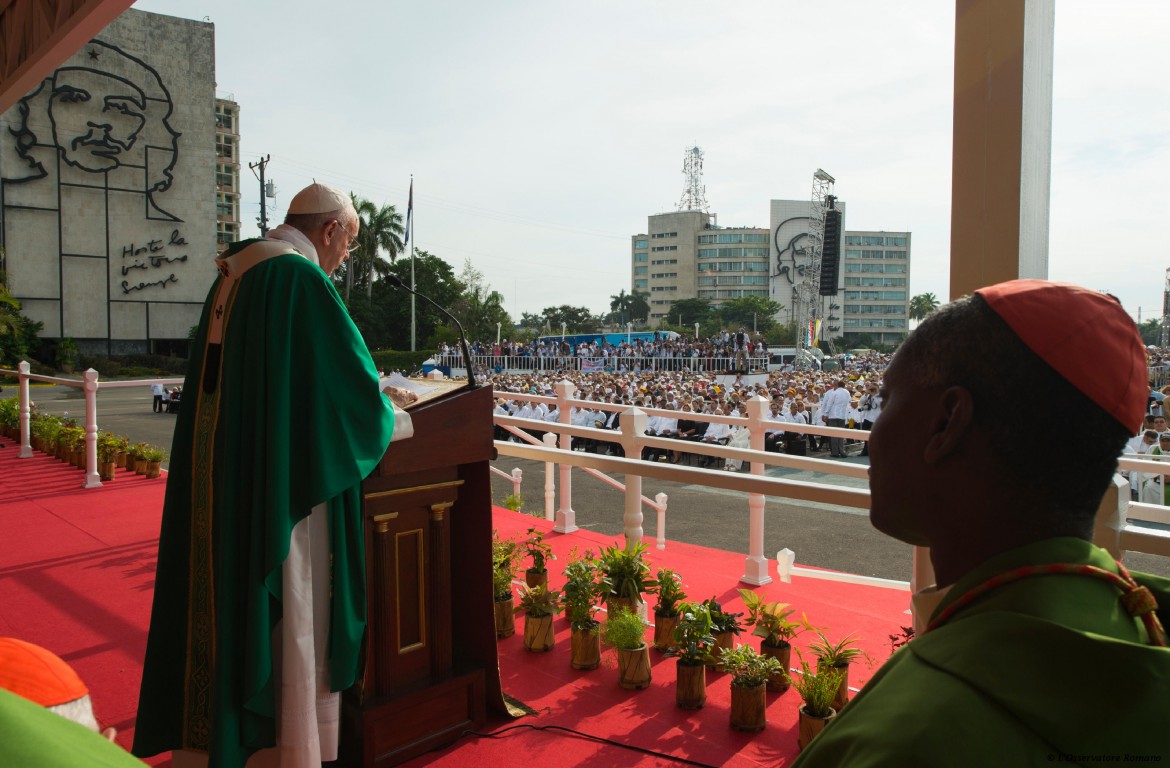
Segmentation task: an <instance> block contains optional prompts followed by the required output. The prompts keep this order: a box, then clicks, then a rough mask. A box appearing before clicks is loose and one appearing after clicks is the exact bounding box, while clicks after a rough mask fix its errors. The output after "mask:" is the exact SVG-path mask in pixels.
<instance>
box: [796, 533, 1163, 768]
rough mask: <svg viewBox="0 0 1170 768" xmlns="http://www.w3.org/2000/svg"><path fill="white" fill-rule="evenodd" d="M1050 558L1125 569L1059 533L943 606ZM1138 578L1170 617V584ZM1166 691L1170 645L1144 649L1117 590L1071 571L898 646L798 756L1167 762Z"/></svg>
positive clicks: (967, 762)
mask: <svg viewBox="0 0 1170 768" xmlns="http://www.w3.org/2000/svg"><path fill="white" fill-rule="evenodd" d="M1045 563H1076V564H1087V565H1095V566H1097V567H1099V568H1102V569H1105V570H1108V571H1110V572H1113V573H1116V572H1117V565H1116V563H1114V561H1113V558H1111V557H1110V556H1109V554H1108V553H1107V552H1106V551H1105V550H1103V549H1100V548H1098V547H1095V546H1093V545H1092V544H1090V543H1089V542H1087V541H1084V540H1083V539H1077V538H1056V539H1048V540H1046V541H1041V542H1037V543H1035V544H1031V545H1028V546H1025V547H1022V548H1019V549H1016V550H1013V551H1011V552H1007V553H1004V554H1002V555H999V556H997V557H995V558H993V559H991V560H990V561H988V562H986V563H984V564H983V565H982V566H980V567H979V568H977V569H975V570H973V571H971V572H970V573H968V574H967V575H966V576H964V577H963V578H962V579H960V580H959V581H957V582H956V583H955V585H954V586H953V587H951V589H950V590H949V591H948V592H947V595H946V597H944V598H943V601H942V602H941V603H940V604H939V607H938V609H937V610H936V612H935V615H938V613H939V612H940V611H943V610H945V609H946V608H947V607H948V606H949V605H950V604H951V603H953V602H954V601H955V600H957V599H958V597H959V596H960V595H962V594H963V593H965V592H967V591H968V590H969V589H971V588H973V587H975V586H977V585H979V584H981V583H983V582H985V581H987V580H988V579H990V578H991V577H993V576H998V575H999V574H1002V573H1006V572H1009V571H1011V570H1013V569H1016V568H1020V567H1024V566H1029V565H1037V564H1045ZM1131 575H1132V576H1133V577H1134V579H1135V580H1136V581H1137V582H1138V583H1139V584H1143V585H1144V586H1146V587H1148V588H1149V589H1150V590H1151V591H1152V592H1153V593H1154V596H1155V598H1156V599H1157V601H1158V605H1159V606H1161V607H1162V608H1161V611H1160V616H1161V619H1162V623H1163V626H1170V611H1168V610H1166V608H1167V606H1170V580H1167V579H1163V578H1160V577H1157V576H1150V575H1147V574H1140V573H1133V572H1131ZM1168 689H1170V649H1167V648H1164V647H1156V646H1152V645H1148V644H1147V635H1146V631H1145V628H1144V626H1143V624H1142V622H1141V621H1139V620H1138V619H1135V618H1134V617H1132V616H1130V615H1129V614H1127V613H1126V612H1125V610H1124V609H1123V607H1122V604H1121V602H1120V601H1119V600H1118V591H1117V589H1116V588H1114V587H1113V586H1112V585H1110V584H1107V583H1105V582H1103V581H1099V580H1097V579H1094V578H1088V577H1085V576H1079V575H1071V574H1056V575H1049V576H1039V577H1033V578H1027V579H1022V580H1020V581H1017V582H1014V583H1012V584H1007V585H1004V586H1002V587H999V588H998V589H996V590H994V591H992V592H989V593H987V594H986V595H985V596H984V597H983V598H981V599H980V600H977V601H976V602H974V603H972V604H971V605H970V606H968V607H967V608H965V609H963V610H960V611H959V612H958V613H956V614H955V615H954V616H953V617H952V618H951V619H950V620H949V621H948V622H946V623H945V624H943V625H942V626H940V627H938V628H937V629H933V630H931V631H929V632H927V633H926V634H924V635H922V636H921V637H918V638H915V639H914V640H913V641H911V642H910V643H909V644H907V645H906V646H905V647H904V648H902V649H900V650H899V651H898V652H897V653H896V654H895V655H894V656H893V657H891V658H890V660H889V661H887V662H886V664H885V665H884V666H883V667H882V668H881V670H879V671H878V673H877V674H876V675H874V677H873V679H871V680H870V681H869V682H868V683H867V684H866V686H865V687H864V688H863V689H862V690H861V691H860V692H859V693H858V694H857V695H856V696H855V697H854V699H853V700H852V701H851V702H849V704H848V705H846V707H845V708H844V709H843V710H842V713H841V714H840V715H839V716H838V718H837V720H836V721H834V722H830V724H829V726H828V727H827V728H826V729H825V730H824V732H823V733H821V734H819V735H818V736H817V737H816V738H815V739H813V740H812V742H811V743H810V744H809V746H808V747H807V748H806V749H805V750H804V752H803V753H802V754H801V756H800V758H799V759H798V760H797V761H796V763H795V764H794V765H796V766H813V765H815V766H830V765H831V766H838V765H839V766H850V767H851V768H852V766H936V765H945V766H991V765H1011V766H1025V765H1047V764H1049V763H1053V762H1056V763H1073V764H1095V763H1097V762H1110V763H1115V764H1120V765H1133V764H1137V763H1139V762H1160V763H1161V764H1166V763H1167V762H1170V728H1168V725H1170V701H1167V700H1166V696H1165V695H1166V691H1167V690H1168ZM1112 755H1117V756H1118V759H1117V760H1110V759H1108V758H1105V757H1100V756H1112ZM1127 755H1128V756H1129V757H1128V759H1127V758H1126V756H1127ZM1140 756H1147V757H1146V760H1145V761H1143V760H1142V759H1141V757H1140Z"/></svg>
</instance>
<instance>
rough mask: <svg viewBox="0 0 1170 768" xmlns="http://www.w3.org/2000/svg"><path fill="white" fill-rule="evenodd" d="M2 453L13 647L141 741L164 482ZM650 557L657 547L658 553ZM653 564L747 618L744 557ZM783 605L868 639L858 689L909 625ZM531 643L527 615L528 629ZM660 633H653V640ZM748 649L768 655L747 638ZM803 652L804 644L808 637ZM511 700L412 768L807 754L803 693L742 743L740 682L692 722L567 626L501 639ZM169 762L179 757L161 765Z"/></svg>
mask: <svg viewBox="0 0 1170 768" xmlns="http://www.w3.org/2000/svg"><path fill="white" fill-rule="evenodd" d="M3 442H4V444H5V445H6V447H4V448H0V531H3V538H2V539H0V635H6V636H13V637H18V638H21V639H24V640H28V641H30V642H34V643H38V644H40V645H43V646H45V647H47V648H49V649H51V650H53V651H54V652H56V653H57V654H59V655H61V656H62V657H64V658H65V659H66V660H68V661H69V662H70V663H71V664H72V665H73V666H74V667H75V668H76V669H77V671H78V673H79V674H80V675H81V677H82V679H83V680H84V681H85V682H86V684H87V685H88V686H89V688H90V692H91V696H92V698H93V701H94V707H95V710H96V713H97V717H98V720H99V722H101V724H102V726H103V727H105V726H109V725H113V726H114V727H116V728H118V730H119V732H120V735H119V739H118V741H119V743H121V744H122V745H123V746H127V745H129V743H130V741H131V740H132V737H133V727H134V716H135V709H136V706H137V697H138V686H139V681H140V679H141V674H142V666H141V665H142V656H143V653H144V649H145V642H146V627H147V625H148V623H149V619H150V603H151V598H152V588H153V581H154V564H155V555H156V546H157V536H158V526H159V517H160V514H161V510H162V500H163V492H164V488H165V475H164V479H159V480H146V479H144V478H142V477H135V476H133V475H122V474H120V475H119V477H118V479H117V480H115V481H114V482H112V483H107V484H106V485H105V486H103V487H102V488H100V489H94V490H88V491H86V490H82V489H81V488H80V485H81V482H82V472H81V471H80V470H77V469H74V468H72V467H68V466H67V465H65V464H64V463H62V462H59V461H57V460H55V459H51V458H48V457H46V456H43V455H41V454H37V455H36V456H34V457H33V458H31V459H23V460H22V459H17V457H16V451H17V448H16V446H14V445H13V444H12V442H11V441H7V440H5V441H3ZM494 519H495V525H496V527H497V528H498V529H499V530H500V531H501V532H502V533H505V534H509V533H523V532H524V530H526V529H527V528H528V527H531V526H538V527H541V528H545V529H548V528H549V527H551V526H550V524H548V523H546V522H545V521H544V520H537V519H534V518H531V517H528V516H525V515H520V514H516V513H513V512H509V511H507V510H501V509H496V510H495V513H494ZM548 541H550V542H551V544H552V545H553V548H554V550H555V552H556V553H557V556H558V560H556V561H554V562H553V563H552V566H553V567H552V571H553V578H552V582H553V585H554V586H558V585H559V583H560V582H561V581H562V578H561V577H560V575H559V571H560V567H563V564H564V561H565V557H566V555H567V553H568V551H569V549H570V548H571V547H573V546H578V547H580V548H581V549H586V548H593V549H599V548H600V547H601V546H605V545H608V544H611V543H613V542H614V541H615V539H614V538H612V537H607V536H601V535H598V534H596V533H593V532H589V531H580V532H578V533H575V534H571V535H558V534H550V535H549V537H548ZM649 543H650V544H651V547H653V543H652V542H649ZM649 558H650V561H651V563H652V564H653V565H654V566H655V567H656V568H657V567H663V566H665V567H670V568H673V569H675V570H676V571H678V572H679V573H680V574H681V575H682V577H683V581H684V585H685V588H686V590H687V592H688V593H689V594H690V595H691V596H692V597H694V598H696V599H705V598H707V597H711V596H712V595H714V596H715V597H716V598H717V599H719V600H720V601H721V602H724V603H727V604H729V605H730V606H731V609H732V610H737V611H738V610H742V605H741V604H740V602H739V598H738V595H737V593H736V591H735V590H736V587H738V586H740V584H739V583H738V579H739V577H740V575H742V572H743V559H744V556H743V555H742V554H736V553H728V552H721V551H717V550H711V549H706V548H703V547H698V546H694V545H687V544H680V543H676V542H668V544H667V549H666V550H665V551H664V552H658V551H656V550H654V549H651V550H650V555H649ZM763 589H764V591H765V592H766V593H767V595H768V596H769V598H771V599H780V600H783V601H785V602H790V603H792V604H793V605H794V606H795V607H796V609H797V610H798V611H803V612H806V613H807V614H808V616H809V619H810V620H811V621H812V622H813V623H814V624H816V625H818V626H823V627H827V628H828V629H827V631H828V634H829V635H830V637H832V638H834V639H835V638H837V637H840V636H841V635H844V634H848V633H850V632H857V633H858V636H859V638H860V640H861V645H862V647H864V648H865V649H866V650H867V651H868V652H869V653H870V654H871V656H872V657H873V659H874V666H873V667H872V668H871V667H869V666H867V665H865V664H855V665H854V666H853V669H852V671H851V683H852V684H853V685H854V686H857V685H858V684H860V683H862V682H864V681H865V680H867V679H868V678H869V676H870V675H871V674H872V673H873V671H874V669H876V666H877V665H878V664H880V663H881V662H882V661H884V660H885V658H886V657H887V656H888V655H889V643H888V642H887V636H888V635H890V634H893V633H895V632H897V631H898V627H899V626H900V625H901V624H903V623H906V622H907V619H908V616H906V615H905V614H904V613H903V612H904V610H905V608H906V604H907V597H906V593H902V592H894V591H891V590H884V589H875V588H869V587H855V586H850V585H842V584H836V583H832V582H824V581H814V580H809V579H800V580H798V581H796V582H795V583H793V584H781V583H779V582H778V581H777V582H775V583H773V584H770V585H768V586H767V587H764V588H763ZM517 626H518V630H521V631H522V619H521V620H519V621H518V623H517ZM648 632H649V631H648ZM740 639H741V641H743V642H751V643H753V644H756V645H758V639H757V638H751V637H749V636H748V635H747V633H746V632H745V634H744V635H743V636H741V638H740ZM797 645H798V646H802V645H803V644H802V643H801V642H800V641H798V643H797ZM499 648H500V668H501V674H502V677H503V682H504V689H505V691H507V692H508V693H509V694H510V695H511V696H513V697H515V698H516V699H519V700H520V701H522V702H524V703H525V704H527V705H528V706H530V707H532V708H533V709H535V710H537V711H538V714H537V715H536V716H530V717H525V718H521V719H519V720H516V721H514V722H510V723H493V724H491V725H490V726H489V728H488V729H487V730H491V731H493V732H494V733H495V734H497V737H496V738H480V737H476V736H468V737H465V738H464V739H462V740H461V741H459V742H457V743H456V744H454V745H452V746H450V747H448V748H447V749H446V750H445V751H442V752H437V753H432V754H430V755H426V756H424V757H421V758H418V759H416V760H415V761H413V762H412V763H410V765H416V766H421V765H434V766H457V767H458V768H468V766H495V765H505V764H524V763H533V764H535V762H536V761H537V760H541V761H542V762H543V763H544V764H547V765H576V764H582V763H586V762H600V763H602V764H607V765H640V766H656V765H677V764H678V762H677V761H676V760H671V759H667V758H659V757H653V756H649V755H645V754H640V753H637V752H633V751H630V750H628V749H625V748H623V747H617V746H609V745H603V744H599V743H596V742H594V741H590V740H588V739H586V738H584V737H581V736H577V735H573V734H570V733H566V732H564V731H558V730H545V731H534V730H531V729H529V728H515V729H512V730H509V728H511V727H512V726H516V725H525V726H527V725H532V726H540V727H543V726H559V727H564V728H571V729H574V730H577V731H580V732H583V733H585V734H590V735H593V736H599V737H603V738H607V739H611V740H613V741H616V742H620V743H622V744H628V745H634V746H637V747H641V748H643V749H646V750H650V751H652V752H656V753H663V754H665V755H672V756H675V757H682V758H686V759H688V760H690V761H694V762H696V763H700V764H707V765H720V766H724V765H727V766H753V765H758V764H764V763H767V764H769V765H784V764H787V763H788V762H790V761H791V760H792V758H793V757H794V756H795V755H796V708H797V706H798V703H799V699H798V697H797V696H796V694H795V692H793V691H789V692H788V693H785V694H783V695H774V694H769V701H768V727H767V729H766V730H765V731H764V732H763V733H760V734H756V735H744V734H739V733H736V732H734V731H732V730H731V728H730V727H729V726H728V710H729V699H730V691H729V682H728V678H727V676H726V675H723V674H720V673H717V672H710V673H709V674H708V680H707V682H708V701H707V706H706V707H705V708H704V709H702V710H699V711H697V712H685V711H683V710H680V709H678V708H677V707H676V706H675V704H674V664H675V662H674V661H673V660H670V659H663V658H662V657H661V656H660V655H659V654H657V653H655V652H653V651H652V652H651V656H652V662H653V673H654V680H653V683H652V684H651V687H650V688H648V689H647V690H644V691H636V692H635V691H625V690H623V689H621V688H620V687H618V685H617V670H616V665H615V664H614V663H613V662H612V661H607V662H605V663H603V664H602V667H601V668H600V669H598V670H594V671H592V672H578V671H575V670H573V669H571V668H570V667H569V659H568V657H569V630H568V625H567V624H566V623H565V622H564V621H563V619H558V620H557V645H556V647H555V648H554V649H553V650H552V651H550V652H548V653H543V654H533V653H527V652H525V651H524V649H523V645H522V637H521V634H520V633H519V632H518V633H517V634H516V635H514V636H513V637H511V638H508V639H506V640H502V641H500V645H499ZM152 762H154V763H155V764H167V763H169V761H168V760H167V759H165V758H161V759H158V760H154V761H152Z"/></svg>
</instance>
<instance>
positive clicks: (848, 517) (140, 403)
mask: <svg viewBox="0 0 1170 768" xmlns="http://www.w3.org/2000/svg"><path fill="white" fill-rule="evenodd" d="M7 394H9V393H8V391H6V392H5V395H7ZM32 398H33V401H34V402H35V403H37V408H38V410H40V411H42V412H45V413H52V414H56V415H62V414H64V413H66V412H68V413H69V415H70V416H76V417H77V418H78V419H79V420H82V419H83V418H84V415H85V401H84V398H83V397H82V393H81V390H79V389H75V388H72V387H66V386H62V385H54V386H34V387H33V388H32ZM152 403H153V398H152V397H151V394H150V387H149V386H143V387H128V388H116V389H106V390H102V389H99V390H98V427H99V428H100V429H103V430H109V431H111V432H116V433H118V434H121V435H125V436H126V437H129V438H130V439H131V440H132V441H135V442H137V441H143V442H146V443H149V444H151V445H156V446H160V447H163V448H165V449H167V450H168V451H169V450H170V445H171V438H172V435H173V432H174V424H175V418H176V417H175V415H174V414H166V413H163V414H155V413H152V411H151V405H152ZM858 450H859V447H858V446H853V447H852V448H851V449H850V451H851V452H852V453H857V451H858ZM813 455H814V456H815V457H816V458H827V456H828V454H827V452H821V453H814V454H813ZM838 461H842V462H849V463H854V464H866V463H868V461H869V460H868V458H865V457H857V456H851V457H850V458H846V459H838ZM164 466H165V465H164ZM494 466H495V467H496V469H499V470H501V471H503V472H506V473H511V471H512V469H513V468H514V467H519V468H520V469H521V470H522V471H523V478H524V480H523V484H522V487H521V496H522V497H523V499H524V512H526V513H528V514H535V515H537V516H540V517H543V516H544V463H543V462H536V461H528V460H525V459H513V458H510V457H507V456H502V457H500V458H499V459H497V460H496V461H495V462H494ZM741 471H743V472H746V471H747V467H746V465H745V467H744V468H743V469H742V470H741ZM767 474H768V475H769V476H771V477H781V478H785V479H790V480H803V481H806V482H821V483H830V484H833V485H841V486H849V487H854V488H863V487H865V485H866V483H865V481H864V480H859V479H854V478H845V477H840V476H837V475H829V474H824V473H818V472H802V471H796V470H791V469H785V468H780V467H772V468H769V469H768V470H767ZM572 478H573V479H572V484H573V509H574V511H575V512H576V520H577V525H578V526H580V527H581V528H586V529H589V530H594V531H597V532H599V533H603V534H606V535H611V536H614V537H615V538H616V537H618V536H621V534H622V531H623V529H624V524H623V516H624V512H625V499H624V495H623V494H622V493H621V492H620V491H617V490H615V489H614V488H612V487H610V486H609V485H606V484H605V483H603V482H601V481H600V480H597V479H595V478H593V477H591V476H590V475H588V474H587V473H585V472H583V471H581V470H578V469H575V470H573V473H572ZM614 479H616V480H619V481H622V480H623V477H622V476H621V475H615V476H614ZM511 493H512V484H511V481H509V480H504V479H502V478H499V477H496V476H495V475H494V474H493V475H492V500H493V502H494V503H495V504H497V505H501V506H502V504H501V502H502V501H503V499H504V497H506V496H508V495H510V494H511ZM658 493H666V494H667V496H668V502H667V516H666V537H667V540H668V543H667V547H668V548H669V546H670V545H669V542H670V541H682V542H687V543H690V544H701V545H703V546H708V547H714V548H716V549H722V550H725V551H729V552H742V553H744V554H745V555H746V553H747V550H748V505H747V494H744V493H740V492H737V491H727V490H723V489H719V488H709V487H707V486H704V485H693V484H692V485H687V484H682V483H672V482H665V481H660V480H654V479H651V478H646V479H644V480H643V483H642V494H643V495H644V496H646V497H647V498H651V499H652V498H654V497H655V495H656V494H658ZM559 498H560V489H559V488H558V489H557V492H556V495H555V498H554V508H555V505H556V504H558V503H559ZM643 509H644V522H643V529H644V531H645V537H646V539H647V540H648V543H649V544H650V546H651V547H653V546H654V544H653V539H654V538H655V537H656V535H657V530H656V513H655V512H654V511H653V510H650V509H648V508H646V507H644V508H643ZM764 516H765V522H764V555H765V556H766V557H768V558H769V559H774V558H775V557H776V552H777V551H778V550H780V549H782V548H788V549H791V550H793V551H794V552H795V553H796V562H797V563H798V564H800V565H805V566H813V567H817V568H829V569H832V570H837V571H845V572H847V573H856V574H861V575H865V576H877V577H880V578H886V579H898V580H901V581H908V580H909V579H910V572H911V559H910V553H911V548H910V547H909V546H908V545H906V544H903V543H901V542H898V541H895V540H893V539H891V538H889V537H888V536H885V535H883V534H881V533H878V532H877V531H876V530H874V529H873V527H872V526H871V525H870V524H869V518H868V515H867V513H866V512H865V511H864V510H859V509H853V508H849V507H839V506H835V505H829V504H817V503H810V502H800V503H791V502H788V501H785V500H783V499H780V498H777V497H772V496H769V497H767V498H766V505H765V514H764ZM1126 564H1127V565H1129V567H1131V568H1132V569H1134V570H1139V571H1146V572H1148V573H1156V574H1159V575H1161V576H1166V577H1170V558H1165V557H1159V556H1156V555H1144V554H1141V553H1130V554H1127V555H1126ZM774 575H775V574H773V576H774Z"/></svg>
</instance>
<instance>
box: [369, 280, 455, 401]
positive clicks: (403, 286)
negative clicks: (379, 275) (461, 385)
mask: <svg viewBox="0 0 1170 768" xmlns="http://www.w3.org/2000/svg"><path fill="white" fill-rule="evenodd" d="M386 279H387V280H389V281H390V285H392V286H394V287H395V288H401V289H402V290H404V291H407V292H409V293H413V294H414V295H415V296H418V297H419V298H420V299H422V300H423V301H425V302H427V303H428V304H430V305H431V306H432V307H434V308H435V309H437V310H439V311H440V312H442V313H443V314H444V315H446V316H447V317H449V318H451V321H452V322H453V323H455V327H456V328H458V329H459V346H460V348H461V349H462V350H463V363H464V364H465V365H466V366H467V388H468V389H475V370H474V369H473V368H472V366H471V351H470V350H469V349H468V348H467V334H466V333H464V332H463V323H461V322H459V318H457V317H455V315H453V314H451V313H450V312H448V311H447V310H446V309H444V308H443V307H440V306H439V305H438V304H436V303H435V302H434V301H433V300H432V299H431V298H430V297H429V296H425V295H423V294H421V293H419V292H418V291H416V290H414V289H413V288H411V287H410V286H408V285H407V284H406V283H404V282H402V281H401V280H400V279H399V278H398V276H397V275H387V276H386Z"/></svg>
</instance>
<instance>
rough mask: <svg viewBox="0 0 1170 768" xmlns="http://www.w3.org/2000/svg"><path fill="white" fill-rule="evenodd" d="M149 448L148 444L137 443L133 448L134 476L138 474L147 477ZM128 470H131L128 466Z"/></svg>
mask: <svg viewBox="0 0 1170 768" xmlns="http://www.w3.org/2000/svg"><path fill="white" fill-rule="evenodd" d="M149 447H150V446H148V445H147V444H146V443H135V444H134V447H133V455H134V474H136V475H145V474H146V449H147V448H149ZM126 468H127V469H129V468H130V467H129V466H127V467H126Z"/></svg>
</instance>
